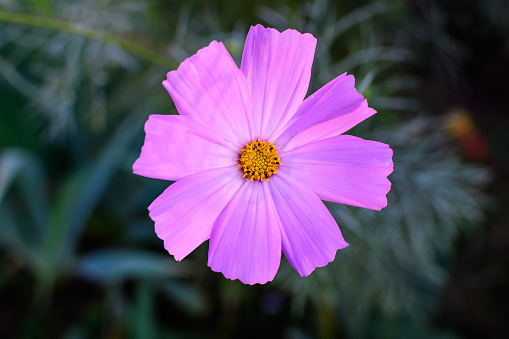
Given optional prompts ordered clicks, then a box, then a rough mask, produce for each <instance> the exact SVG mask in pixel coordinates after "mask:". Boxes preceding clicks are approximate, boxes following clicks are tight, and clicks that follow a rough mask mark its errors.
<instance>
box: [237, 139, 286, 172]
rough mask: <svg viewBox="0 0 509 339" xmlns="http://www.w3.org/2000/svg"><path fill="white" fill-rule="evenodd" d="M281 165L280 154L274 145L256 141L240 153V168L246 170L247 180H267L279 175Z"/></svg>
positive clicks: (248, 144)
mask: <svg viewBox="0 0 509 339" xmlns="http://www.w3.org/2000/svg"><path fill="white" fill-rule="evenodd" d="M280 165H281V160H280V159H279V154H278V153H277V150H276V146H274V144H273V143H271V142H267V141H264V140H260V139H256V140H253V141H251V142H249V143H247V144H246V147H244V148H243V149H242V150H241V151H240V159H239V167H242V169H243V170H244V175H243V176H242V177H243V178H246V180H251V181H253V180H260V181H263V180H267V181H269V177H270V176H271V175H273V174H276V173H277V169H278V167H279V166H280Z"/></svg>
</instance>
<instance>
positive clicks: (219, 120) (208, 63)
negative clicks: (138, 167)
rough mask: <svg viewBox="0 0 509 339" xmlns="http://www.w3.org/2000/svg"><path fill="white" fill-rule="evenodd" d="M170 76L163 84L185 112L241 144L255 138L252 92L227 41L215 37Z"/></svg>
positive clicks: (178, 106)
mask: <svg viewBox="0 0 509 339" xmlns="http://www.w3.org/2000/svg"><path fill="white" fill-rule="evenodd" d="M167 78H168V79H167V80H165V81H163V86H164V87H165V88H166V90H167V91H168V93H170V95H171V97H172V99H173V102H174V103H175V106H176V107H177V110H178V111H179V113H180V114H181V115H185V116H188V117H191V118H193V119H194V120H196V121H198V122H201V123H202V124H204V125H207V126H210V127H212V128H213V129H214V130H216V131H217V132H219V133H221V135H223V136H225V137H226V138H228V139H229V140H230V141H231V142H233V143H234V144H235V145H236V146H237V147H239V146H243V145H244V144H245V143H247V142H249V141H251V140H252V139H253V138H251V135H250V134H251V132H250V129H249V125H248V118H247V117H248V116H250V114H251V111H250V110H251V108H250V107H251V96H250V95H251V94H250V93H249V89H248V86H247V82H246V79H245V78H244V76H243V75H242V73H241V72H240V70H239V69H238V67H237V65H235V62H234V61H233V59H232V58H231V56H230V54H229V53H228V51H227V50H226V48H225V47H224V45H223V43H221V42H217V41H212V42H211V43H210V45H209V46H208V47H205V48H202V49H201V50H199V51H198V52H197V53H196V54H195V55H193V56H192V57H190V58H188V59H186V60H185V61H184V62H182V63H181V64H180V66H179V68H178V69H177V70H176V71H172V72H169V73H168V77H167ZM241 148H242V147H241Z"/></svg>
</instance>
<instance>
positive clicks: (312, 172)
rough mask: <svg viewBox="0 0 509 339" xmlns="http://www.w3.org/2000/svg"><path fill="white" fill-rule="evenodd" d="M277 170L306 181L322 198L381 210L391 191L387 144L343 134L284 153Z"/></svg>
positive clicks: (389, 155)
mask: <svg viewBox="0 0 509 339" xmlns="http://www.w3.org/2000/svg"><path fill="white" fill-rule="evenodd" d="M281 162H282V166H281V167H280V170H279V171H278V174H279V173H280V172H282V173H285V174H286V175H288V176H291V177H292V179H294V180H297V181H299V182H303V183H305V184H306V186H307V187H309V188H311V189H312V190H313V192H315V193H316V194H317V195H318V196H319V197H320V199H323V200H328V201H332V202H337V203H341V204H347V205H353V206H359V207H365V208H370V209H374V210H381V209H382V208H383V207H385V206H387V198H386V194H387V192H389V190H390V188H391V182H390V181H389V180H388V179H387V176H388V175H389V174H390V173H392V170H393V163H392V150H391V149H390V148H389V146H388V145H386V144H383V143H380V142H376V141H370V140H363V139H360V138H356V137H353V136H350V135H340V136H336V137H332V138H329V139H325V140H321V141H318V142H313V143H310V144H307V145H305V146H302V147H300V148H297V149H295V150H293V151H290V152H285V153H283V154H281Z"/></svg>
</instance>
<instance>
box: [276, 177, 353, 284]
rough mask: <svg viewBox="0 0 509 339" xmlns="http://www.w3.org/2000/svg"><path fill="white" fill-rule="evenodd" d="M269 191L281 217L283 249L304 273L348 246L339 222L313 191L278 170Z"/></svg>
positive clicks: (326, 262) (295, 265)
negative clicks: (337, 222)
mask: <svg viewBox="0 0 509 339" xmlns="http://www.w3.org/2000/svg"><path fill="white" fill-rule="evenodd" d="M270 183H271V185H270V190H271V193H272V198H273V199H274V203H275V205H276V209H277V212H278V215H279V218H280V220H281V224H282V228H281V239H282V242H283V251H284V253H285V255H286V258H287V259H288V262H289V263H290V264H291V265H292V267H293V268H295V269H296V270H297V272H299V274H300V275H301V276H303V277H304V276H307V275H309V274H310V273H311V272H313V270H314V269H315V268H316V267H322V266H325V265H327V264H328V263H329V262H331V261H332V260H334V257H335V255H336V251H337V250H338V249H340V248H344V247H346V246H348V244H347V243H346V242H345V240H344V239H343V236H342V235H341V231H340V230H339V228H338V225H337V224H336V221H335V220H334V218H333V217H332V215H331V214H330V213H329V211H328V210H327V208H326V207H325V205H324V204H323V203H322V202H321V201H320V199H319V198H318V197H317V196H316V194H314V193H313V192H312V191H311V190H309V189H308V188H307V186H308V184H307V183H305V184H306V186H304V185H303V184H300V183H299V182H298V181H296V180H293V178H290V177H288V176H286V175H285V174H284V173H280V172H278V175H277V176H274V179H272V178H271V179H270Z"/></svg>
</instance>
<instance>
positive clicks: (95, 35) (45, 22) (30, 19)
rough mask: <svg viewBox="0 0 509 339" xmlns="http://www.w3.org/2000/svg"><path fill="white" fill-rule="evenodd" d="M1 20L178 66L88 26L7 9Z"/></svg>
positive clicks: (169, 66)
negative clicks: (108, 45)
mask: <svg viewBox="0 0 509 339" xmlns="http://www.w3.org/2000/svg"><path fill="white" fill-rule="evenodd" d="M0 21H5V22H11V23H17V24H22V25H27V26H34V27H41V28H46V29H52V30H56V31H60V32H66V33H70V34H75V35H79V36H82V37H85V38H88V39H92V40H97V41H100V42H102V43H105V44H110V45H115V46H118V47H120V48H122V49H124V50H126V51H127V52H129V53H132V54H134V55H137V56H139V57H140V58H143V59H145V60H147V61H149V62H152V63H154V64H157V65H160V66H163V67H165V68H168V69H174V68H175V67H176V63H175V61H173V60H171V58H170V57H168V56H165V55H161V54H159V53H156V52H154V51H152V50H150V49H149V48H147V47H144V46H142V45H139V44H137V43H134V42H132V41H129V40H126V39H123V38H120V37H117V36H114V35H111V34H107V33H103V32H100V31H96V30H93V29H90V28H86V27H81V26H79V25H73V24H70V23H68V22H65V21H59V20H54V19H49V18H43V17H37V16H33V15H28V14H20V13H10V12H5V11H0Z"/></svg>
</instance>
